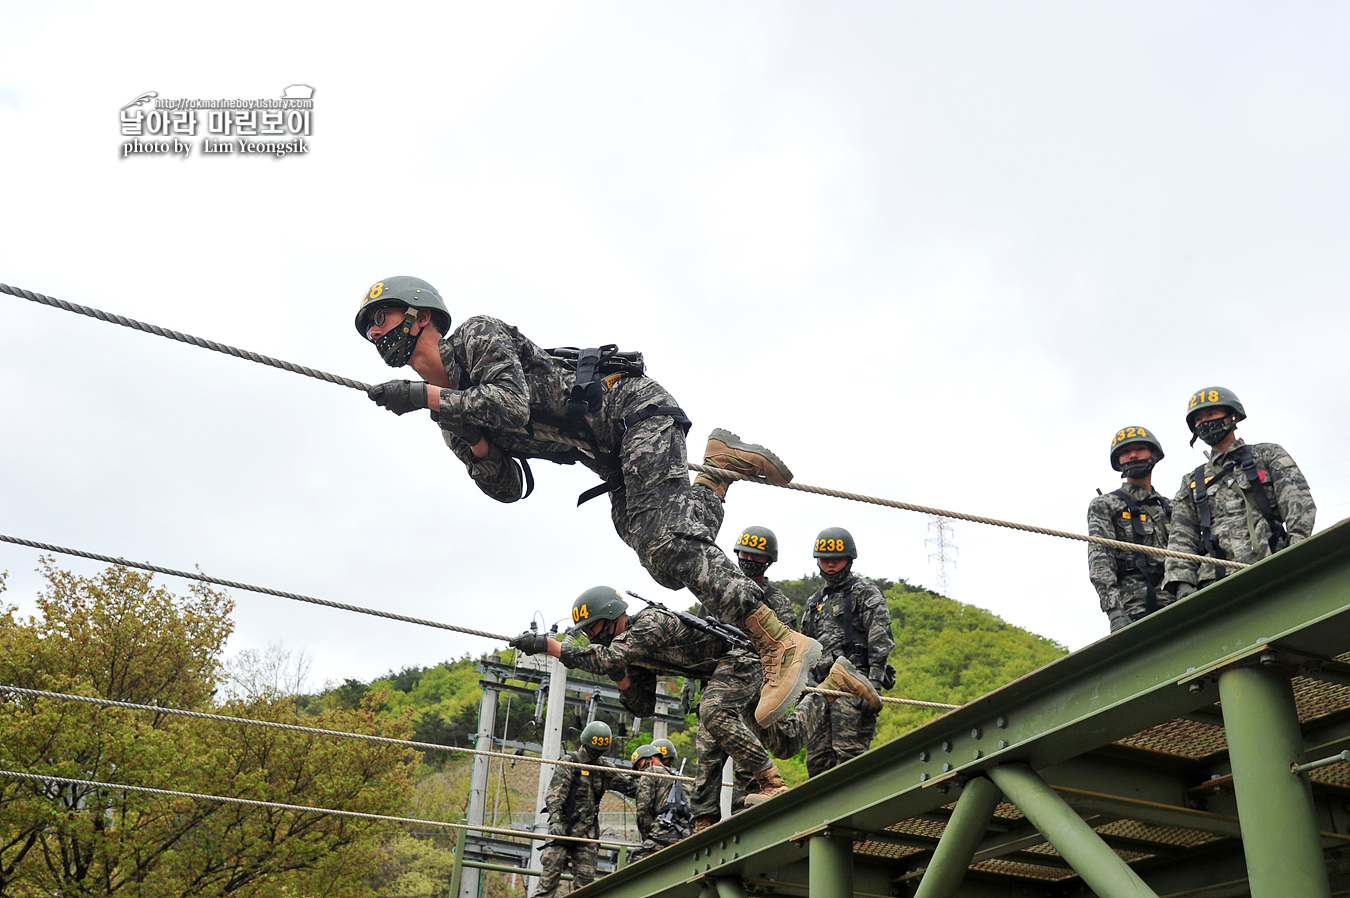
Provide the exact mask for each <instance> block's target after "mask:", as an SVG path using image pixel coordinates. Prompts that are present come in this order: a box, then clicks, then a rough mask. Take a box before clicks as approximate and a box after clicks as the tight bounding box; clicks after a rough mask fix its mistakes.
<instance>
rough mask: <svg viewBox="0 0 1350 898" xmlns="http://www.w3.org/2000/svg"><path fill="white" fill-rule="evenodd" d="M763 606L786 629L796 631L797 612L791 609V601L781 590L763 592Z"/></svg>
mask: <svg viewBox="0 0 1350 898" xmlns="http://www.w3.org/2000/svg"><path fill="white" fill-rule="evenodd" d="M764 604H766V605H768V606H769V608H770V610H772V611H773V613H774V614H775V615H777V616H778V619H779V620H780V621H782V622H783V623H784V624H785V625H786V626H787V627H789V628H790V629H793V630H795V629H797V610H796V609H795V608H793V607H792V600H791V599H789V598H788V597H787V593H785V592H783V591H782V590H781V589H773V590H765V591H764Z"/></svg>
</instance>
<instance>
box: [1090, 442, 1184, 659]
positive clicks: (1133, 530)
mask: <svg viewBox="0 0 1350 898" xmlns="http://www.w3.org/2000/svg"><path fill="white" fill-rule="evenodd" d="M1162 459H1163V448H1162V444H1161V443H1159V442H1158V438H1157V437H1155V436H1154V435H1153V433H1152V432H1151V431H1148V430H1145V429H1144V428H1142V427H1122V428H1121V429H1120V430H1118V431H1116V435H1115V437H1114V438H1113V439H1112V440H1111V467H1112V468H1114V469H1115V470H1117V471H1119V472H1120V476H1121V477H1123V478H1124V479H1125V485H1124V486H1122V487H1121V488H1120V489H1118V490H1113V491H1112V492H1109V493H1107V494H1106V495H1104V496H1097V497H1096V498H1095V499H1093V500H1092V502H1091V503H1089V505H1088V535H1089V536H1098V537H1102V538H1104V539H1115V540H1120V541H1121V542H1127V543H1137V544H1139V545H1142V546H1154V547H1156V548H1159V549H1165V548H1167V523H1168V521H1169V520H1170V519H1171V517H1172V503H1171V502H1168V501H1167V497H1165V496H1163V495H1162V494H1161V493H1159V492H1158V491H1156V490H1155V489H1153V466H1154V465H1156V464H1157V463H1158V462H1160V461H1162ZM1099 492H1100V491H1099ZM1088 576H1089V578H1090V579H1091V580H1092V585H1093V586H1094V587H1096V589H1097V597H1098V599H1099V601H1100V602H1101V608H1102V611H1104V612H1106V618H1107V620H1108V621H1110V624H1111V632H1112V633H1114V632H1116V631H1117V630H1119V629H1121V628H1122V627H1127V626H1129V625H1130V624H1131V623H1133V622H1134V621H1137V620H1139V619H1140V618H1141V617H1144V616H1145V615H1149V614H1152V613H1153V612H1154V611H1157V610H1158V609H1159V608H1162V607H1164V606H1166V605H1170V604H1171V603H1172V602H1174V601H1176V600H1175V599H1174V598H1173V597H1172V594H1171V593H1169V592H1167V591H1165V590H1164V589H1163V559H1162V557H1161V556H1158V555H1148V554H1145V553H1143V552H1130V551H1128V550H1126V549H1116V548H1110V547H1108V546H1102V545H1098V544H1097V543H1088Z"/></svg>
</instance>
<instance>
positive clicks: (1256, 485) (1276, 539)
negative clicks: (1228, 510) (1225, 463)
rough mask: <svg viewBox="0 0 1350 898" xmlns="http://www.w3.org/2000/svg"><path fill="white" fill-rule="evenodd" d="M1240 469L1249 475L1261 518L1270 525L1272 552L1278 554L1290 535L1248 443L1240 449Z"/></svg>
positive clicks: (1248, 481)
mask: <svg viewBox="0 0 1350 898" xmlns="http://www.w3.org/2000/svg"><path fill="white" fill-rule="evenodd" d="M1237 457H1238V467H1239V468H1241V469H1242V473H1243V474H1245V475H1247V483H1248V484H1250V485H1251V488H1252V498H1253V499H1255V500H1256V507H1257V508H1258V509H1260V511H1261V516H1262V517H1263V518H1265V519H1266V523H1267V524H1269V525H1270V551H1272V552H1278V551H1279V548H1280V543H1282V542H1283V541H1285V540H1286V539H1288V536H1289V535H1288V533H1286V532H1285V529H1284V521H1283V520H1282V519H1281V518H1280V515H1279V513H1278V512H1276V511H1275V509H1274V508H1273V507H1272V506H1271V504H1270V496H1268V495H1266V485H1265V483H1264V482H1263V481H1262V480H1261V473H1260V472H1259V471H1258V470H1257V469H1256V458H1255V457H1253V455H1252V447H1251V446H1249V445H1248V444H1246V443H1243V444H1242V446H1241V447H1240V448H1239V449H1238V456H1237Z"/></svg>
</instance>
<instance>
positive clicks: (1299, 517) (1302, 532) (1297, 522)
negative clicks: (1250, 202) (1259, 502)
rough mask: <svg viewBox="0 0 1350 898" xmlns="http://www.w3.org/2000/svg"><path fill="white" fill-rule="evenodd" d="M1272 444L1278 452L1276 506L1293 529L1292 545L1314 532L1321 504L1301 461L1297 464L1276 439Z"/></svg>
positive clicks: (1273, 468) (1274, 464) (1273, 462)
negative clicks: (1299, 464)
mask: <svg viewBox="0 0 1350 898" xmlns="http://www.w3.org/2000/svg"><path fill="white" fill-rule="evenodd" d="M1270 448H1271V449H1272V450H1273V451H1274V453H1275V458H1274V459H1272V460H1271V462H1270V468H1271V471H1270V473H1271V475H1272V476H1271V479H1272V480H1273V481H1274V482H1275V484H1274V485H1275V507H1276V508H1277V509H1278V510H1279V512H1280V517H1281V518H1283V519H1284V527H1285V529H1286V530H1288V531H1289V545H1291V546H1292V545H1294V544H1295V543H1301V542H1303V541H1304V540H1305V539H1307V538H1308V537H1310V536H1312V532H1313V524H1314V523H1315V522H1316V520H1317V506H1316V505H1315V504H1314V503H1313V497H1312V490H1310V489H1309V488H1308V481H1307V479H1306V478H1304V476H1303V472H1302V471H1300V470H1299V468H1298V465H1296V464H1294V459H1293V458H1292V457H1290V455H1289V453H1288V452H1285V451H1284V449H1283V448H1282V447H1280V446H1277V445H1275V444H1273V443H1272V444H1271V446H1270Z"/></svg>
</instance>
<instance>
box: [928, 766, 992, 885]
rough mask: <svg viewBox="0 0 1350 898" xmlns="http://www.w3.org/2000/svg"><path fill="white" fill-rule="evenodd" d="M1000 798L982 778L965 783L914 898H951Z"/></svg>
mask: <svg viewBox="0 0 1350 898" xmlns="http://www.w3.org/2000/svg"><path fill="white" fill-rule="evenodd" d="M1000 797H1002V796H1001V793H1000V792H999V791H998V786H995V785H994V784H993V783H991V782H989V780H987V779H985V778H984V777H982V776H977V777H975V778H974V779H972V780H970V781H969V782H968V783H966V786H965V788H964V789H963V790H962V791H961V797H960V798H959V799H957V802H956V807H955V809H953V810H952V817H951V819H950V820H948V821H947V828H946V829H944V830H943V831H942V838H941V839H939V840H938V845H937V848H936V849H935V850H934V851H933V859H932V860H931V861H929V862H928V869H927V870H926V871H925V872H924V874H923V879H921V880H920V881H919V889H918V891H916V892H915V893H914V898H952V896H953V895H955V894H956V890H957V889H959V888H960V887H961V880H962V879H964V878H965V876H966V871H967V870H968V869H970V862H971V860H972V859H973V858H974V857H975V849H976V848H977V847H978V846H979V844H980V839H981V838H982V837H983V836H984V833H985V831H986V830H987V829H988V828H989V821H990V820H991V819H992V818H993V816H994V809H995V808H997V807H998V801H999V798H1000Z"/></svg>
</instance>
